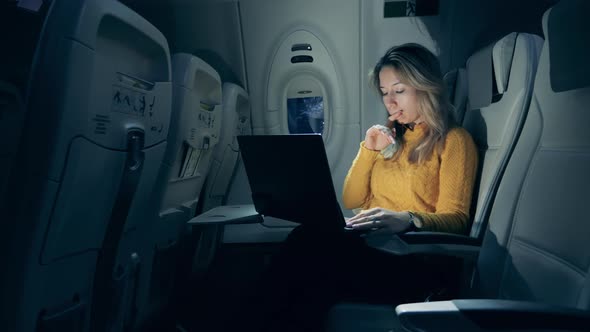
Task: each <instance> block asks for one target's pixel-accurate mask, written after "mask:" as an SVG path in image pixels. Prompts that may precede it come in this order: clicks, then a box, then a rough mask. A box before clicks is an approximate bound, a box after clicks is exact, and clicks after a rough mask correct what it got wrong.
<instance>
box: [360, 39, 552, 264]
mask: <svg viewBox="0 0 590 332" xmlns="http://www.w3.org/2000/svg"><path fill="white" fill-rule="evenodd" d="M542 43H543V40H542V38H540V37H538V36H535V35H531V34H527V33H517V32H513V33H510V34H508V35H506V36H504V37H503V38H500V39H499V40H497V41H496V42H494V43H492V44H490V45H488V46H486V47H484V48H482V49H480V50H478V51H476V52H475V53H474V54H472V55H471V56H470V57H469V58H468V60H467V65H466V75H465V76H466V79H462V80H463V81H464V82H465V81H467V94H468V100H467V102H466V108H465V113H464V116H463V122H462V124H461V125H462V127H463V128H465V129H466V130H467V131H468V132H469V133H470V134H471V136H472V137H473V140H474V142H475V144H476V146H477V148H478V152H479V163H478V170H477V175H476V181H475V186H474V188H473V196H472V203H471V208H470V213H469V215H470V221H471V228H470V230H469V235H460V234H450V233H442V232H410V233H406V234H400V235H399V236H395V237H391V236H369V237H367V238H366V240H367V243H368V244H369V245H370V246H371V247H375V248H377V249H379V250H382V251H385V252H388V253H392V254H396V255H407V254H411V253H414V254H443V255H454V256H457V257H460V258H467V260H470V261H471V262H475V259H476V258H477V252H478V250H479V246H480V244H481V242H482V237H483V233H484V232H483V231H482V230H483V229H485V227H486V226H485V224H486V222H487V216H488V214H489V211H490V208H491V205H492V203H493V200H494V196H495V193H496V191H497V187H498V184H499V181H500V179H501V177H502V175H503V173H504V168H505V166H506V163H507V162H508V160H509V158H510V156H511V154H512V150H513V148H514V144H515V142H516V140H517V139H518V136H519V134H520V130H521V128H522V123H523V121H524V118H525V116H526V113H527V109H528V107H529V104H530V100H531V96H532V89H533V80H534V75H535V72H536V68H537V63H538V57H539V53H540V47H541V45H542ZM459 75H460V74H459ZM459 79H460V78H459ZM450 80H451V78H450V77H449V76H447V83H448V82H449V81H450ZM455 94H456V93H455ZM471 269H472V267H471V266H470V265H469V264H467V263H466V264H465V266H464V268H463V270H464V272H468V270H471Z"/></svg>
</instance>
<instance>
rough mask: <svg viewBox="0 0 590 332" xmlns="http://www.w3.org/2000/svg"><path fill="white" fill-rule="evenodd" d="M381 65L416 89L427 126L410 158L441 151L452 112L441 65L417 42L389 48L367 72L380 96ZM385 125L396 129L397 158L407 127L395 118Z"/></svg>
mask: <svg viewBox="0 0 590 332" xmlns="http://www.w3.org/2000/svg"><path fill="white" fill-rule="evenodd" d="M384 67H392V68H393V69H394V70H395V73H396V76H397V78H398V79H399V80H400V81H401V82H402V83H403V84H406V85H408V86H411V87H413V88H415V89H416V96H417V99H418V108H417V110H418V114H419V115H421V116H422V118H423V119H424V122H425V123H426V125H427V126H426V128H425V134H424V137H423V139H422V141H421V142H420V143H419V144H418V145H416V147H415V148H413V150H412V151H410V153H409V161H410V163H422V162H424V161H426V159H428V157H429V156H431V155H432V153H433V152H434V150H435V149H436V150H437V152H438V153H440V151H441V150H442V148H443V146H444V141H445V138H446V135H447V133H448V132H449V130H450V128H451V127H452V126H453V125H454V121H453V117H452V111H451V110H452V107H453V106H452V105H451V103H450V101H449V97H448V95H447V92H446V85H445V83H444V80H443V76H442V73H441V70H440V64H439V62H438V59H437V57H436V56H435V55H434V54H432V52H430V51H429V50H428V49H427V48H426V47H424V46H422V45H419V44H414V43H409V44H403V45H399V46H394V47H392V48H390V49H389V50H387V52H386V53H385V55H384V56H383V57H382V58H381V59H379V61H378V62H377V64H376V65H375V67H374V68H373V70H372V71H371V73H370V74H369V76H370V82H371V83H372V86H373V88H374V89H375V91H377V92H378V93H379V95H381V91H380V89H379V87H380V82H379V73H380V72H381V69H383V68H384ZM388 126H390V127H395V129H396V143H397V144H399V148H398V150H397V152H396V153H395V155H394V156H393V157H394V159H396V158H399V155H400V154H401V151H402V150H403V149H404V148H405V141H404V139H403V135H404V133H405V131H406V126H403V125H401V124H399V123H398V122H397V121H395V122H393V123H391V122H390V123H388Z"/></svg>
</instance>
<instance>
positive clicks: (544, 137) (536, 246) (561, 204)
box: [474, 0, 590, 310]
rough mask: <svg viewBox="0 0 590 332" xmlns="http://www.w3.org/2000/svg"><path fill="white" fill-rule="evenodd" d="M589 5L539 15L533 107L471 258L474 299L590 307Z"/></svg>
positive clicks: (570, 0) (570, 4) (572, 3)
mask: <svg viewBox="0 0 590 332" xmlns="http://www.w3.org/2000/svg"><path fill="white" fill-rule="evenodd" d="M589 12H590V2H588V1H585V0H566V1H561V2H559V3H558V4H557V5H555V6H554V7H553V8H552V9H550V10H548V11H547V12H546V13H545V15H544V16H543V31H544V34H545V40H546V41H545V44H544V45H543V49H542V52H541V57H540V62H539V67H538V70H537V75H536V78H535V87H534V93H533V100H532V102H531V107H530V110H529V112H528V115H527V118H526V121H525V124H524V127H523V130H522V133H521V135H520V138H519V140H518V143H517V145H516V148H515V150H514V154H513V155H514V157H512V158H511V159H510V161H509V163H508V166H507V168H506V172H505V174H504V177H503V179H502V182H501V184H500V186H499V189H498V194H497V196H496V200H495V202H494V207H493V209H492V213H491V215H490V221H489V227H488V230H487V232H486V235H485V238H484V242H483V247H482V249H481V253H480V256H479V259H478V264H477V273H476V275H475V278H474V287H475V290H476V291H478V293H477V294H476V296H483V297H486V298H496V297H497V298H507V299H514V300H524V301H541V302H545V303H548V304H553V305H561V306H567V307H576V308H578V309H584V310H588V309H590V241H588V239H590V217H589V215H588V209H587V207H588V205H587V204H588V201H589V200H590V186H589V184H590V172H588V169H590V130H588V124H590V112H588V110H589V106H588V105H590V63H589V62H588V59H589V58H590V29H588V18H587V16H588V13H589Z"/></svg>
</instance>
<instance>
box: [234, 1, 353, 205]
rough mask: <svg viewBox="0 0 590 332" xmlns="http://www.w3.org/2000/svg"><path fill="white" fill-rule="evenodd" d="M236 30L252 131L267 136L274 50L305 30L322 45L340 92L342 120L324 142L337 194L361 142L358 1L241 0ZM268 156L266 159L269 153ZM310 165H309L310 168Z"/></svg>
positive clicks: (333, 127) (331, 130)
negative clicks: (241, 46) (240, 39)
mask: <svg viewBox="0 0 590 332" xmlns="http://www.w3.org/2000/svg"><path fill="white" fill-rule="evenodd" d="M240 8H241V14H242V28H243V31H242V32H243V36H244V48H245V55H246V65H247V73H248V86H249V92H250V98H251V103H252V119H253V127H254V133H267V131H268V127H267V126H266V124H265V115H266V113H267V112H266V110H267V105H266V88H267V82H268V75H269V71H270V66H271V63H272V59H273V57H274V52H275V51H276V48H277V47H278V45H279V44H280V43H281V41H282V38H284V37H285V36H286V34H288V33H290V32H292V31H294V30H297V29H306V30H308V31H310V32H312V33H313V34H314V35H316V36H317V37H318V38H319V39H320V40H321V42H322V43H323V44H324V46H325V47H326V49H327V50H328V52H329V55H330V57H331V58H332V60H333V63H334V65H335V68H336V72H337V75H338V81H339V82H338V83H339V84H340V86H341V89H342V93H341V94H342V96H343V98H342V99H343V100H342V104H343V105H344V107H343V109H340V110H337V111H338V112H346V113H347V114H346V115H345V116H343V117H342V118H346V121H343V122H342V123H337V124H332V127H331V128H330V136H329V139H328V141H327V142H326V146H327V153H328V159H329V160H330V163H331V167H332V175H333V180H334V185H335V189H336V194H337V196H341V194H340V193H341V191H342V183H343V181H344V177H345V175H346V172H347V171H348V168H349V167H350V162H351V161H352V159H353V158H354V156H355V154H356V152H357V150H358V143H359V141H360V139H361V137H360V130H359V115H358V109H359V106H360V103H359V90H360V78H359V61H360V53H361V52H360V45H359V42H360V36H359V32H360V31H359V20H360V16H359V14H358V12H359V8H360V1H359V0H347V1H342V0H322V1H317V0H298V1H276V0H241V1H240ZM269 157H271V155H269ZM310 167H313V165H310Z"/></svg>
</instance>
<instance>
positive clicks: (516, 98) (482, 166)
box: [463, 32, 543, 238]
mask: <svg viewBox="0 0 590 332" xmlns="http://www.w3.org/2000/svg"><path fill="white" fill-rule="evenodd" d="M542 43H543V40H542V38H540V37H538V36H535V35H531V34H526V33H516V32H513V33H510V34H508V35H507V36H505V37H503V38H501V39H500V40H499V41H497V42H495V43H493V44H491V45H489V46H487V47H485V48H483V49H481V50H479V51H477V52H476V53H475V54H473V55H472V56H471V57H469V59H468V60H467V75H468V86H469V89H468V91H469V101H468V106H467V110H466V112H465V117H464V119H463V127H464V128H465V129H467V130H468V131H469V133H470V134H471V136H472V137H473V139H474V141H475V143H476V145H477V147H478V149H479V155H480V156H479V172H478V179H479V181H478V182H477V183H478V185H477V186H476V188H475V190H474V193H475V195H474V199H475V200H476V203H475V204H474V206H472V211H473V208H474V207H475V211H474V212H473V213H472V221H473V222H472V227H471V234H470V235H471V236H472V237H475V238H482V237H483V233H484V231H482V230H485V222H486V220H487V215H488V213H489V210H490V208H491V205H492V203H493V200H494V195H495V192H496V191H497V187H498V184H499V183H500V179H501V178H502V174H503V173H504V169H505V167H506V164H507V162H508V160H509V158H510V156H511V155H512V151H513V149H514V145H515V143H516V141H517V139H518V137H519V134H520V131H521V129H522V124H523V122H524V119H525V117H526V113H527V110H528V108H529V104H530V100H531V96H532V91H533V81H534V77H535V73H536V70H537V64H538V58H539V54H540V50H541V45H542Z"/></svg>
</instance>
